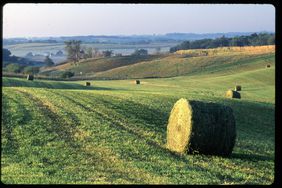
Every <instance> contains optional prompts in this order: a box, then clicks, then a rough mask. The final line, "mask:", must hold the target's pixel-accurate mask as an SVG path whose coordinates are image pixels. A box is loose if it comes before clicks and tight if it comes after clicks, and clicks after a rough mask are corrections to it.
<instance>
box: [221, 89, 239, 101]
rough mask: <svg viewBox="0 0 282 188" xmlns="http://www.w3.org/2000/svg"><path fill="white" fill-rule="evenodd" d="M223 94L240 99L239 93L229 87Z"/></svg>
mask: <svg viewBox="0 0 282 188" xmlns="http://www.w3.org/2000/svg"><path fill="white" fill-rule="evenodd" d="M225 96H226V97H227V98H236V99H241V94H240V93H239V92H238V91H233V90H231V89H229V90H228V91H227V92H226V94H225Z"/></svg>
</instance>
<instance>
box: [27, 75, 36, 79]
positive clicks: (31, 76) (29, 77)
mask: <svg viewBox="0 0 282 188" xmlns="http://www.w3.org/2000/svg"><path fill="white" fill-rule="evenodd" d="M26 79H27V80H33V79H34V77H33V75H31V74H28V75H27V78H26Z"/></svg>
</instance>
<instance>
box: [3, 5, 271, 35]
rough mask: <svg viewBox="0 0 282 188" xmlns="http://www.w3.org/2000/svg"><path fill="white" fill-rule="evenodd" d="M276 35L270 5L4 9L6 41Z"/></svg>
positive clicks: (80, 6) (21, 7) (57, 6)
mask: <svg viewBox="0 0 282 188" xmlns="http://www.w3.org/2000/svg"><path fill="white" fill-rule="evenodd" d="M263 31H265V32H275V8H274V6H272V5H270V4H24V3H8V4H6V5H5V6H4V7H3V38H30V37H60V36H87V35H104V36H129V35H154V34H155V35H164V34H167V33H195V34H206V33H229V32H263Z"/></svg>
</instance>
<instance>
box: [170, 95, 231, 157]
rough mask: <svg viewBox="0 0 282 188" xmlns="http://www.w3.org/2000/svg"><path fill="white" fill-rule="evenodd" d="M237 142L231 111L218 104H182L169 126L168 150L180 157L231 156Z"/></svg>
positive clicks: (171, 114)
mask: <svg viewBox="0 0 282 188" xmlns="http://www.w3.org/2000/svg"><path fill="white" fill-rule="evenodd" d="M235 139H236V124H235V118H234V116H233V110H232V109H231V108H230V107H227V106H224V105H219V104H215V103H203V102H199V101H187V100H186V99H183V98H182V99H180V100H178V101H177V102H176V103H175V104H174V106H173V109H172V110H171V113H170V117H169V121H168V126H167V148H168V149H169V150H171V151H174V152H178V153H201V154H208V155H220V156H229V155H230V154H231V153H232V150H233V147H234V145H235Z"/></svg>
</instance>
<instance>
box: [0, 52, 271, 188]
mask: <svg viewBox="0 0 282 188" xmlns="http://www.w3.org/2000/svg"><path fill="white" fill-rule="evenodd" d="M250 58H253V59H255V57H250ZM263 58H265V57H263ZM263 58H262V57H258V60H252V61H251V62H252V63H250V64H252V66H251V67H249V68H245V69H241V70H240V71H236V70H233V71H230V69H227V68H222V69H220V68H219V69H218V70H220V72H216V70H217V69H216V66H215V67H214V69H213V71H215V72H214V73H213V74H194V75H192V76H181V77H174V78H165V79H164V78H163V79H141V85H136V84H135V83H134V80H115V81H91V85H92V86H91V87H85V86H84V83H85V82H82V81H78V82H59V81H57V82H55V81H32V82H31V81H26V80H23V79H14V78H3V86H4V87H3V91H2V127H1V128H2V131H1V134H2V135H1V145H2V159H1V163H2V165H1V172H2V174H1V175H2V176H1V181H2V182H3V183H32V184H40V183H45V184H46V183H75V184H81V183H86V184H97V183H98V184H99V183H100V184H101V183H102V184H124V183H125V184H148V183H153V184H271V183H272V182H273V181H274V153H275V150H274V146H275V141H274V140H275V139H274V134H275V123H274V122H275V116H274V114H275V74H274V73H275V67H274V66H272V67H271V68H268V69H266V68H265V67H263V66H262V65H263V62H261V63H260V61H262V59H263ZM269 58H270V59H273V56H271V55H270V57H269ZM179 59H180V58H179ZM183 61H186V60H185V58H184V59H183ZM234 62H235V61H234ZM240 62H242V61H240ZM171 63H172V64H173V62H171ZM140 64H143V63H140ZM242 64H243V63H242ZM245 64H247V62H246V63H245ZM137 65H138V64H136V65H132V66H137ZM223 67H224V66H223ZM255 67H256V68H255ZM236 83H237V84H241V85H242V92H241V95H242V99H240V100H239V99H226V98H224V93H225V91H226V90H227V89H229V88H233V87H234V86H235V84H236ZM181 97H185V98H187V99H188V100H201V101H213V102H217V103H221V104H225V105H228V106H230V107H231V108H232V109H233V111H234V115H235V119H236V127H237V139H236V144H235V148H234V150H233V153H232V155H231V157H230V158H224V157H218V156H207V155H182V156H179V155H177V154H175V153H172V152H170V151H168V150H167V149H166V146H165V144H166V126H167V121H168V117H169V113H170V111H171V108H172V106H173V104H174V103H175V102H176V101H177V100H178V99H179V98H181Z"/></svg>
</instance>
